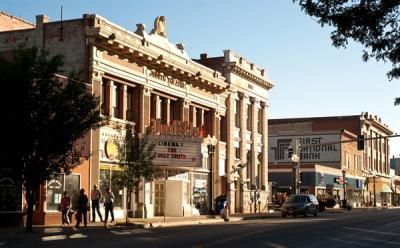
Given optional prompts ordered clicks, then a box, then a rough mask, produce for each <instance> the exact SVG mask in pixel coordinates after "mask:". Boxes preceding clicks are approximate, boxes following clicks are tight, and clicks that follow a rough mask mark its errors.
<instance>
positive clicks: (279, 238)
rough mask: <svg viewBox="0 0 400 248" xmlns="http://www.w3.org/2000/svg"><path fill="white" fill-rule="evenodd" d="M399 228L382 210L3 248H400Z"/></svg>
mask: <svg viewBox="0 0 400 248" xmlns="http://www.w3.org/2000/svg"><path fill="white" fill-rule="evenodd" d="M399 225H400V209H382V210H352V211H345V212H343V213H329V212H328V213H327V212H325V213H321V214H320V215H319V216H318V217H311V216H310V217H297V218H293V217H288V218H280V217H275V218H267V219H256V220H244V221H237V222H229V223H222V222H220V223H213V224H197V225H192V226H179V227H163V228H150V229H141V228H135V227H109V228H104V227H100V226H98V227H91V228H86V229H85V228H80V229H75V228H61V227H49V228H44V229H40V230H35V232H34V233H25V232H23V231H22V230H20V231H17V232H15V231H14V232H12V231H10V233H5V232H2V237H0V248H2V247H57V248H62V247H96V248H101V247H198V248H199V247H275V248H284V247H335V248H336V247H400V228H398V227H399ZM10 230H11V229H10ZM3 231H4V230H3Z"/></svg>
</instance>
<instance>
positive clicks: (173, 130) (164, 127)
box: [148, 119, 207, 138]
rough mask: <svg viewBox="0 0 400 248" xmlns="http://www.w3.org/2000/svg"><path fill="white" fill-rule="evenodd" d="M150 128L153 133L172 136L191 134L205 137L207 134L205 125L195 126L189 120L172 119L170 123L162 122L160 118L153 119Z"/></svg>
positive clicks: (190, 135)
mask: <svg viewBox="0 0 400 248" xmlns="http://www.w3.org/2000/svg"><path fill="white" fill-rule="evenodd" d="M148 130H149V131H150V132H151V133H153V134H159V135H171V136H175V135H177V136H189V137H198V138H204V137H206V136H207V132H206V129H205V126H204V125H203V126H201V127H193V124H192V123H190V122H187V121H177V120H174V121H171V122H170V123H169V124H161V120H160V119H151V122H150V126H149V127H148Z"/></svg>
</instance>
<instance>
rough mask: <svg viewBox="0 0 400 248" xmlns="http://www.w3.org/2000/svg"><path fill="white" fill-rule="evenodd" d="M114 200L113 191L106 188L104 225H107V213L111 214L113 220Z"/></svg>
mask: <svg viewBox="0 0 400 248" xmlns="http://www.w3.org/2000/svg"><path fill="white" fill-rule="evenodd" d="M114 200H115V196H114V194H113V192H111V191H110V188H108V187H107V188H106V193H105V194H104V207H105V211H106V213H105V218H104V226H106V225H107V220H108V213H110V214H111V222H110V223H112V222H113V221H114Z"/></svg>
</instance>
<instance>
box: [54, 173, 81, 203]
mask: <svg viewBox="0 0 400 248" xmlns="http://www.w3.org/2000/svg"><path fill="white" fill-rule="evenodd" d="M79 182H80V175H72V174H71V175H65V174H60V175H59V176H57V177H56V178H54V179H52V180H50V181H48V182H47V196H46V201H47V210H57V208H58V206H59V204H60V202H61V196H62V193H63V192H64V191H67V192H68V195H69V196H70V197H71V198H74V196H76V195H77V194H78V192H79V187H80V183H79Z"/></svg>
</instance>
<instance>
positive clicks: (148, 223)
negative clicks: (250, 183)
mask: <svg viewBox="0 0 400 248" xmlns="http://www.w3.org/2000/svg"><path fill="white" fill-rule="evenodd" d="M280 216H281V215H280V212H273V213H251V214H232V215H230V216H229V222H235V221H242V220H249V219H265V218H277V217H280ZM128 222H129V223H130V224H131V225H136V226H138V227H142V228H158V227H168V226H189V225H197V224H211V223H223V222H224V220H223V219H222V218H221V217H220V216H219V215H215V216H206V215H201V216H190V217H165V218H164V217H153V218H148V219H141V218H129V219H128ZM118 225H125V221H124V220H119V221H118Z"/></svg>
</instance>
